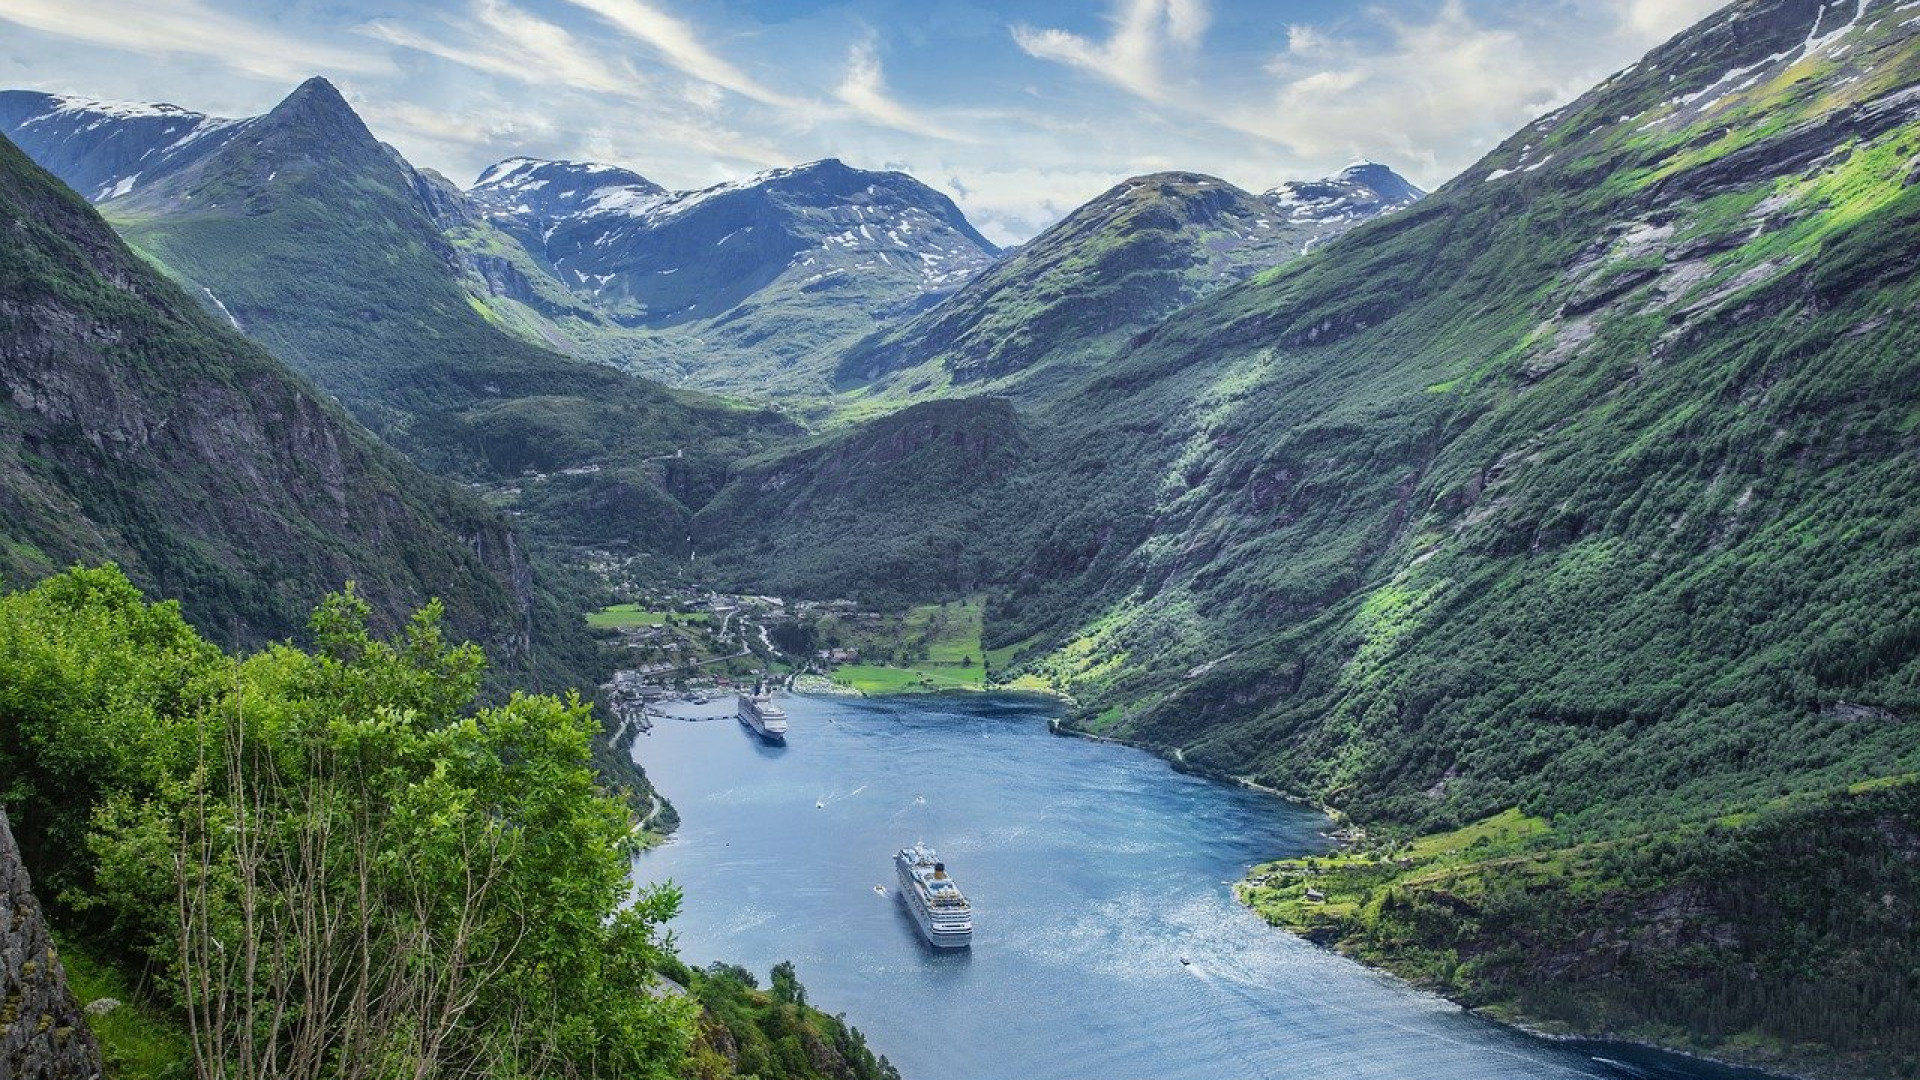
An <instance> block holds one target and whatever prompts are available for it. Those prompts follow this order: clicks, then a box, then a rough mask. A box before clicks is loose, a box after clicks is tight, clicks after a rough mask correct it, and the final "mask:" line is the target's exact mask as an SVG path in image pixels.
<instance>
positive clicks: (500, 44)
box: [0, 0, 642, 96]
mask: <svg viewBox="0 0 1920 1080" xmlns="http://www.w3.org/2000/svg"><path fill="white" fill-rule="evenodd" d="M0 2H5V0H0ZM469 14H470V21H469V20H463V21H460V22H456V21H455V20H451V19H449V20H446V21H445V22H444V23H443V25H442V26H440V27H438V28H436V29H434V30H433V31H431V32H426V33H423V32H421V31H419V30H415V29H413V28H411V27H409V26H406V25H403V24H400V23H396V22H392V21H389V20H378V21H375V22H371V23H368V24H366V25H365V26H362V27H361V28H360V31H361V32H362V33H364V34H366V35H367V36H369V37H372V38H375V39H377V40H379V41H384V42H386V43H388V44H390V45H397V46H400V47H401V48H405V49H412V50H415V51H417V52H423V53H426V54H428V55H430V56H437V57H440V58H441V59H443V60H449V61H452V62H453V63H456V64H459V65H461V66H463V67H468V68H472V69H473V70H475V71H479V72H483V73H485V74H488V75H500V76H504V77H506V78H510V79H514V80H516V81H519V82H523V83H529V84H537V85H558V86H575V87H579V88H581V89H585V90H593V91H597V92H600V93H608V94H619V95H622V96H631V95H632V94H633V93H634V92H635V91H636V90H637V89H638V88H639V87H640V86H641V85H642V81H641V78H640V76H639V75H638V74H637V73H635V72H634V71H632V70H631V69H626V70H621V69H618V68H616V67H614V66H613V65H612V64H610V63H608V62H607V61H605V60H602V59H601V58H599V57H597V56H594V55H593V54H591V53H589V52H587V51H586V50H585V49H584V48H583V47H582V46H581V44H580V43H579V41H577V40H576V39H575V38H574V37H573V35H571V34H569V33H567V31H566V30H564V29H562V28H561V27H559V26H556V25H554V24H553V23H550V22H547V21H546V20H544V19H541V18H539V17H537V16H534V15H530V14H528V13H527V12H525V11H522V10H520V9H519V8H516V7H514V6H512V5H511V4H508V3H506V2H505V0H474V3H473V6H472V7H471V9H470V11H469Z"/></svg>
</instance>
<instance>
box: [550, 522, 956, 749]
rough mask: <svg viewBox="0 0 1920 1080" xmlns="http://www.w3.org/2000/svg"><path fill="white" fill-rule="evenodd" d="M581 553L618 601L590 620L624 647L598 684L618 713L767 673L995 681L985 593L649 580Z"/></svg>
mask: <svg viewBox="0 0 1920 1080" xmlns="http://www.w3.org/2000/svg"><path fill="white" fill-rule="evenodd" d="M586 563H587V565H588V566H590V567H591V568H592V569H594V570H595V571H596V573H597V574H598V576H599V577H600V578H601V580H602V582H603V583H604V584H605V585H606V587H607V596H608V597H609V599H611V600H613V601H614V602H613V603H612V604H609V605H608V606H606V607H604V608H602V609H601V610H599V611H595V612H590V613H588V614H587V615H586V621H587V623H588V625H589V626H591V627H592V628H594V630H595V631H596V632H598V634H599V635H600V636H601V637H602V639H603V640H604V641H605V642H606V643H607V644H608V645H609V646H611V647H613V648H615V649H617V650H618V651H620V652H621V653H622V654H623V656H624V660H623V662H621V663H620V664H619V666H618V669H617V670H616V671H615V673H614V675H613V677H612V679H611V680H610V681H609V682H608V683H607V684H606V685H605V686H604V687H603V688H602V689H603V690H604V692H605V696H606V700H607V702H608V705H609V706H610V708H611V709H612V710H613V712H614V714H615V716H616V718H618V719H619V720H620V721H621V723H622V724H623V725H628V724H630V725H633V726H635V727H637V728H638V729H640V730H646V728H647V727H649V726H650V725H651V722H652V719H653V718H654V717H656V716H664V715H668V712H667V708H668V706H669V705H670V704H671V703H673V702H676V701H679V702H689V703H698V704H704V703H706V702H707V701H709V700H711V699H713V698H715V697H719V696H722V695H727V694H731V693H732V692H733V691H734V690H736V689H737V688H739V687H741V686H751V685H753V684H754V683H755V682H757V681H760V680H767V681H769V682H774V683H777V684H779V685H781V686H784V687H786V688H788V689H791V690H797V691H801V692H805V693H814V694H847V695H863V694H872V693H899V692H903V691H904V692H913V691H950V690H982V689H985V688H986V687H987V686H988V685H989V676H990V671H989V667H990V665H989V659H988V656H987V654H986V652H985V650H984V649H983V647H982V644H981V630H982V623H983V614H984V611H983V604H982V602H981V601H979V600H978V599H961V600H954V601H950V602H948V603H944V604H928V605H921V606H918V607H915V608H912V609H909V610H906V611H892V612H889V611H878V610H872V609H868V608H863V607H862V606H861V605H859V604H858V603H856V602H855V601H853V600H846V599H840V600H796V599H787V598H783V597H778V596H766V595H756V594H742V593H723V592H718V591H716V590H712V589H708V588H703V587H700V586H698V585H692V584H682V585H677V586H671V587H661V586H658V585H649V586H643V585H641V584H639V581H640V580H644V579H643V578H642V577H641V576H640V575H633V574H629V573H627V572H626V571H627V567H626V565H625V560H623V559H622V558H621V557H619V556H616V555H612V554H610V553H604V552H596V553H592V555H591V557H589V558H588V559H587V560H586Z"/></svg>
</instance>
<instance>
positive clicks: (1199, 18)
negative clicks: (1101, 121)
mask: <svg viewBox="0 0 1920 1080" xmlns="http://www.w3.org/2000/svg"><path fill="white" fill-rule="evenodd" d="M1113 21H1114V27H1113V33H1112V34H1111V35H1110V36H1109V37H1108V38H1107V39H1106V40H1105V41H1093V40H1090V39H1088V38H1085V37H1082V36H1081V35H1079V34H1074V33H1069V32H1068V31H1065V30H1058V29H1037V28H1034V27H1031V26H1027V25H1024V24H1022V25H1017V26H1015V27H1014V28H1013V39H1014V41H1015V42H1017V43H1019V45H1020V48H1022V49H1024V50H1026V52H1027V55H1029V56H1032V57H1035V58H1036V59H1040V60H1051V61H1054V62H1056V63H1061V64H1066V65H1067V66H1069V67H1073V68H1078V69H1079V70H1081V71H1084V72H1087V73H1088V74H1091V75H1094V76H1096V77H1098V78H1101V79H1104V80H1106V81H1107V82H1110V83H1112V84H1113V85H1115V86H1118V87H1120V88H1122V89H1124V90H1126V91H1128V92H1129V93H1133V94H1137V95H1139V96H1140V97H1143V98H1146V99H1147V100H1148V101H1156V102H1160V101H1166V100H1167V99H1168V97H1169V91H1168V88H1167V84H1166V78H1167V73H1166V56H1167V53H1168V52H1170V51H1171V50H1172V49H1173V48H1175V47H1178V48H1183V49H1194V48H1196V47H1197V46H1198V45H1199V44H1200V39H1201V37H1202V36H1203V35H1204V34H1205V33H1206V30H1207V26H1208V24H1209V22H1210V21H1211V15H1210V12H1209V10H1208V8H1207V5H1206V3H1205V0H1120V7H1119V8H1118V9H1117V11H1116V12H1115V15H1114V20H1113Z"/></svg>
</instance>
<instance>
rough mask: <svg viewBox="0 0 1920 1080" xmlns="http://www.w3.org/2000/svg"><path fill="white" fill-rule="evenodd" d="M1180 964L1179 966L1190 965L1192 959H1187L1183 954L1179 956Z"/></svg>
mask: <svg viewBox="0 0 1920 1080" xmlns="http://www.w3.org/2000/svg"><path fill="white" fill-rule="evenodd" d="M1180 966H1181V967H1192V966H1193V961H1192V960H1189V959H1187V958H1186V957H1184V956H1183V957H1181V958H1180Z"/></svg>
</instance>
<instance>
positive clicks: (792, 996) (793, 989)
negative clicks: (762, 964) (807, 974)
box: [771, 960, 807, 1008]
mask: <svg viewBox="0 0 1920 1080" xmlns="http://www.w3.org/2000/svg"><path fill="white" fill-rule="evenodd" d="M771 974H772V983H773V987H772V989H773V999H774V1000H775V1001H778V1002H781V1003H783V1004H786V1005H797V1006H800V1007H801V1008H805V1007H806V1004H807V988H806V987H804V986H802V985H800V976H799V974H798V973H797V972H795V970H794V967H793V961H791V960H782V961H780V962H779V963H777V964H775V965H773V971H772V973H771Z"/></svg>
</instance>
